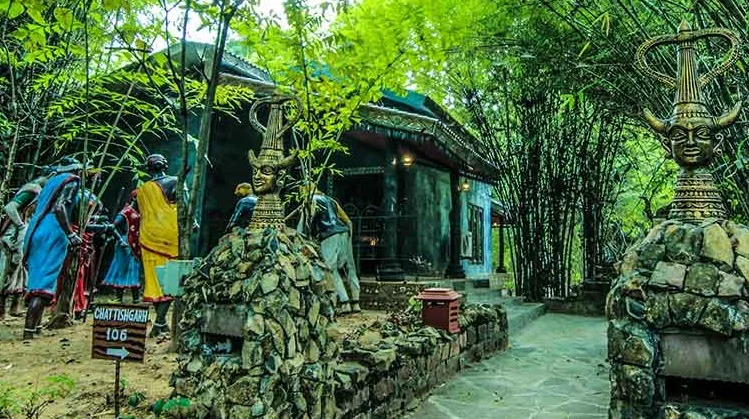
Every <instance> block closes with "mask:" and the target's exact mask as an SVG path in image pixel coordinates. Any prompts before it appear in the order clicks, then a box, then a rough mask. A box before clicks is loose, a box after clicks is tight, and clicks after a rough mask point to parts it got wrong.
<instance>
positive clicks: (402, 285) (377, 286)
mask: <svg viewBox="0 0 749 419" xmlns="http://www.w3.org/2000/svg"><path fill="white" fill-rule="evenodd" d="M359 285H360V286H361V293H360V295H359V300H360V301H361V308H363V309H365V310H386V311H397V310H403V309H405V308H406V307H408V300H409V299H410V298H411V297H413V296H415V295H418V294H419V293H420V292H421V291H422V290H423V289H424V288H427V284H425V283H419V282H382V281H360V282H359Z"/></svg>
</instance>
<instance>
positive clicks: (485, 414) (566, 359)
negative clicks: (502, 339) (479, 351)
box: [409, 314, 609, 419]
mask: <svg viewBox="0 0 749 419" xmlns="http://www.w3.org/2000/svg"><path fill="white" fill-rule="evenodd" d="M608 402H609V381H608V365H607V364H606V321H605V320H604V319H603V318H597V317H579V316H571V315H566V314H546V315H544V316H541V317H540V318H539V319H537V320H535V321H534V322H532V323H531V324H530V325H529V326H528V327H526V328H525V329H523V330H522V331H521V332H520V333H519V334H518V335H517V336H516V337H514V338H513V339H512V345H511V348H510V349H508V350H507V351H505V352H503V353H501V354H499V355H496V356H494V357H492V358H489V359H487V360H485V361H483V362H480V363H478V364H476V365H474V366H473V367H472V368H470V369H468V370H466V371H464V372H462V373H461V374H460V375H458V376H456V377H454V378H453V379H451V380H450V381H449V382H448V383H446V384H444V385H443V386H441V387H439V388H437V389H435V391H434V392H433V393H432V395H431V396H430V397H429V398H428V399H427V400H425V401H424V403H423V404H422V406H421V407H420V408H419V409H418V410H416V411H415V412H414V413H412V414H411V415H410V416H409V418H410V419H490V418H491V419H494V418H497V419H500V418H501V419H515V418H517V419H524V418H534V419H564V418H569V419H576V418H580V419H585V418H605V417H607V411H608V410H607V409H608Z"/></svg>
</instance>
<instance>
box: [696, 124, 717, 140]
mask: <svg viewBox="0 0 749 419" xmlns="http://www.w3.org/2000/svg"><path fill="white" fill-rule="evenodd" d="M694 134H695V137H696V140H698V141H711V140H712V137H713V133H712V132H711V131H710V128H708V127H701V128H698V129H697V130H696V131H695V133H694Z"/></svg>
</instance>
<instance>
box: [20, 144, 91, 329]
mask: <svg viewBox="0 0 749 419" xmlns="http://www.w3.org/2000/svg"><path fill="white" fill-rule="evenodd" d="M82 170H83V165H81V163H80V162H79V161H78V160H76V159H74V158H72V157H63V158H62V159H61V160H60V164H59V166H58V167H57V174H56V175H54V176H53V177H52V178H50V179H49V180H48V181H47V183H46V184H45V185H44V187H43V188H42V190H41V191H40V192H39V196H38V198H37V204H36V209H35V211H34V214H33V215H32V216H31V220H30V221H29V224H28V227H27V230H26V236H25V238H24V247H23V263H24V265H25V267H26V269H27V270H28V286H27V293H26V299H27V300H28V311H27V312H26V321H25V324H24V331H23V337H24V339H32V338H33V337H34V334H35V333H39V332H40V331H41V320H42V314H43V312H44V308H45V307H46V306H48V305H49V304H50V303H51V302H52V301H53V299H55V297H56V295H57V292H58V289H61V288H62V287H61V286H60V285H61V284H62V281H63V280H64V279H65V276H66V266H67V263H69V262H70V257H69V256H70V253H71V249H75V248H78V247H79V246H80V245H81V237H80V236H79V235H78V233H77V232H76V227H75V222H74V221H73V220H75V218H76V217H77V213H76V210H77V207H78V205H77V204H78V200H79V199H80V196H79V193H80V187H81V179H80V174H81V172H82Z"/></svg>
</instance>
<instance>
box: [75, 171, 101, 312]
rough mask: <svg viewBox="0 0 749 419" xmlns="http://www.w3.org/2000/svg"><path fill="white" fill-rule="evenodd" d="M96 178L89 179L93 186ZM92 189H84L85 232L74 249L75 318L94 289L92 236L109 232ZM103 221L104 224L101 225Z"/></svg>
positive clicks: (96, 254)
mask: <svg viewBox="0 0 749 419" xmlns="http://www.w3.org/2000/svg"><path fill="white" fill-rule="evenodd" d="M97 178H98V177H91V178H89V179H90V181H91V183H92V188H93V184H94V183H96V181H97ZM92 188H86V189H84V191H83V193H82V198H83V199H82V201H83V202H85V203H86V208H85V212H84V214H83V217H84V218H83V220H84V221H83V222H84V225H86V229H85V231H83V232H82V233H79V234H80V237H81V245H80V246H79V247H78V248H77V249H76V252H77V255H78V264H77V268H78V269H77V271H76V272H75V273H73V274H72V275H75V278H74V280H75V281H76V282H75V289H74V291H73V313H74V314H75V316H76V318H80V317H81V316H82V314H83V312H84V311H85V310H86V309H87V308H88V301H89V299H90V297H91V296H90V293H91V292H92V290H93V288H94V284H95V282H96V277H97V275H98V272H97V271H96V268H97V266H98V264H97V263H96V261H97V257H98V253H99V252H98V250H97V249H96V246H94V235H95V234H97V233H107V232H109V231H110V230H111V227H110V226H111V225H110V224H108V223H106V217H103V216H102V215H101V213H102V211H103V209H104V205H103V204H102V202H101V201H100V200H99V198H98V197H97V196H96V195H95V194H94V193H93V191H92ZM102 221H104V223H102Z"/></svg>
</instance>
